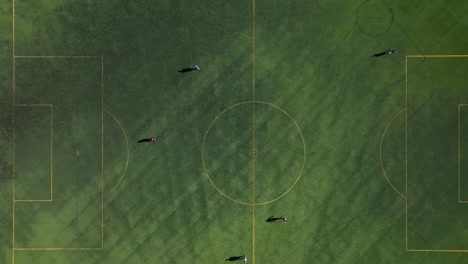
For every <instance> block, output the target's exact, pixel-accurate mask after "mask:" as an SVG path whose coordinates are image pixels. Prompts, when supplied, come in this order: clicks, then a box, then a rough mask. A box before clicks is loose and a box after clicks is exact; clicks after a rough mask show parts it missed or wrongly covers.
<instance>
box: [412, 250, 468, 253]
mask: <svg viewBox="0 0 468 264" xmlns="http://www.w3.org/2000/svg"><path fill="white" fill-rule="evenodd" d="M406 251H408V252H446V253H468V249H406Z"/></svg>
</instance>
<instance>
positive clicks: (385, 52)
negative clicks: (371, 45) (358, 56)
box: [372, 49, 396, 57]
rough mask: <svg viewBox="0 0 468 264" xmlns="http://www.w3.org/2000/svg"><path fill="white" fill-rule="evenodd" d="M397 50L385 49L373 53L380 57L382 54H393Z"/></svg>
mask: <svg viewBox="0 0 468 264" xmlns="http://www.w3.org/2000/svg"><path fill="white" fill-rule="evenodd" d="M395 52H396V49H391V50H387V51H384V52H381V53H376V54H374V55H372V57H380V56H383V55H385V54H393V53H395Z"/></svg>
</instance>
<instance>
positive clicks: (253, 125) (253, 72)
mask: <svg viewBox="0 0 468 264" xmlns="http://www.w3.org/2000/svg"><path fill="white" fill-rule="evenodd" d="M255 23H256V22H255V0H252V150H255V149H256V146H255V60H256V57H255V44H256V43H255V41H256V39H255V33H256V32H255V27H256V25H255ZM252 166H253V168H252V173H253V175H252V263H253V264H255V195H256V194H255V188H256V186H255V181H256V179H255V178H256V171H255V169H256V168H255V166H256V156H255V155H252Z"/></svg>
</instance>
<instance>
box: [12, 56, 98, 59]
mask: <svg viewBox="0 0 468 264" xmlns="http://www.w3.org/2000/svg"><path fill="white" fill-rule="evenodd" d="M14 58H15V59H102V56H14Z"/></svg>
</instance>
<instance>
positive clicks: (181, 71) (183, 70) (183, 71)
mask: <svg viewBox="0 0 468 264" xmlns="http://www.w3.org/2000/svg"><path fill="white" fill-rule="evenodd" d="M194 70H196V69H194V68H185V69H182V70H180V71H179V72H180V73H186V72H191V71H194Z"/></svg>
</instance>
